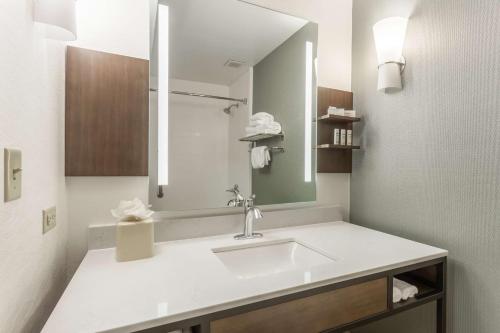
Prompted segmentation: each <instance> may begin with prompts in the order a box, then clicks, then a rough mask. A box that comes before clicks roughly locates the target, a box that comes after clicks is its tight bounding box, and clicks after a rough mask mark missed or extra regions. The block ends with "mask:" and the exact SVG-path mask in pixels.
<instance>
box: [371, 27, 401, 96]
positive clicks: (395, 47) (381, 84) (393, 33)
mask: <svg viewBox="0 0 500 333" xmlns="http://www.w3.org/2000/svg"><path fill="white" fill-rule="evenodd" d="M407 25H408V19H407V18H404V17H389V18H386V19H383V20H381V21H379V22H377V23H376V24H375V25H374V26H373V36H374V38H375V47H376V49H377V57H378V90H384V91H398V90H401V89H402V84H401V74H402V73H403V71H404V69H405V66H406V60H405V58H404V57H403V45H404V42H405V37H406V27H407Z"/></svg>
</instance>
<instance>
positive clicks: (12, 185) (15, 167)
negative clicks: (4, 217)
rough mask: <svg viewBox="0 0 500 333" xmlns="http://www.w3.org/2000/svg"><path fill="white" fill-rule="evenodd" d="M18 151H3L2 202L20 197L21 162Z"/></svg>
mask: <svg viewBox="0 0 500 333" xmlns="http://www.w3.org/2000/svg"><path fill="white" fill-rule="evenodd" d="M21 157H22V155H21V151H20V150H19V149H7V148H5V149H4V201H5V202H8V201H12V200H16V199H19V198H20V197H21V186H22V160H21Z"/></svg>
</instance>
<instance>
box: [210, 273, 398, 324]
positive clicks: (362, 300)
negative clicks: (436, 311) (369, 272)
mask: <svg viewBox="0 0 500 333" xmlns="http://www.w3.org/2000/svg"><path fill="white" fill-rule="evenodd" d="M387 293H388V291H387V279H386V278H380V279H377V280H372V281H367V282H363V283H360V284H356V285H352V286H349V287H345V288H340V289H335V290H332V291H328V292H324V293H320V294H316V295H311V296H308V297H304V298H300V299H296V300H292V301H289V302H285V303H281V304H276V305H273V306H269V307H265V308H261V309H257V310H254V311H249V312H246V313H242V314H238V315H235V316H231V317H227V318H223V319H219V320H215V321H212V322H211V323H210V332H211V333H255V332H273V333H306V332H321V331H324V330H327V329H331V328H335V327H338V326H341V325H344V324H347V323H351V322H354V321H356V320H360V319H364V318H367V317H369V316H372V315H376V314H379V313H382V312H384V311H386V310H387Z"/></svg>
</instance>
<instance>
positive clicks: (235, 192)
mask: <svg viewBox="0 0 500 333" xmlns="http://www.w3.org/2000/svg"><path fill="white" fill-rule="evenodd" d="M226 192H231V193H233V194H234V195H237V194H238V193H240V187H239V186H238V184H234V185H233V187H232V188H229V189H227V190H226Z"/></svg>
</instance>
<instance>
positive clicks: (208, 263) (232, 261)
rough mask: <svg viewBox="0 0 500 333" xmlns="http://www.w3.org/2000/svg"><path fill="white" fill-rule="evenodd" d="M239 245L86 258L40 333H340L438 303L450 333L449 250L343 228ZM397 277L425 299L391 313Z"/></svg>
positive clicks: (279, 232) (275, 235)
mask: <svg viewBox="0 0 500 333" xmlns="http://www.w3.org/2000/svg"><path fill="white" fill-rule="evenodd" d="M233 236H234V235H232V234H231V235H220V236H215V237H207V238H197V239H188V240H179V241H171V242H164V243H158V244H156V249H155V251H156V254H155V256H154V257H153V258H149V259H144V260H138V261H133V262H125V263H119V262H116V260H115V250H114V249H113V248H110V249H102V250H91V251H89V252H88V253H87V255H86V257H85V259H84V260H83V262H82V264H81V266H80V267H79V269H78V271H77V272H76V274H75V275H74V277H73V279H72V280H71V282H70V284H69V285H68V287H67V289H66V291H65V292H64V295H63V296H62V297H61V299H60V301H59V303H58V304H57V306H56V308H55V309H54V311H53V313H52V315H51V316H50V318H49V320H48V321H47V323H46V325H45V327H44V329H43V332H46V333H48V332H50V333H53V332H144V333H153V332H170V331H175V330H179V329H188V328H189V329H191V330H192V331H193V332H203V333H205V332H211V333H226V332H231V333H238V332H242V333H246V332H301V333H303V332H343V331H345V330H348V329H352V328H355V327H359V326H362V325H364V324H366V323H368V322H370V321H374V320H378V319H381V318H384V317H387V316H391V315H394V314H396V313H399V312H402V311H405V310H408V309H411V308H414V307H416V306H420V305H422V304H425V303H428V302H432V301H435V302H436V311H437V322H436V324H437V327H436V332H441V333H442V332H445V327H446V315H445V313H446V312H445V311H446V258H447V254H448V252H447V251H446V250H442V249H439V248H435V247H431V246H428V245H424V244H421V243H417V242H413V241H410V240H407V239H403V238H399V237H396V236H392V235H388V234H385V233H381V232H378V231H374V230H371V229H367V228H364V227H360V226H356V225H353V224H350V223H346V222H330V223H320V224H313V225H308V226H299V227H288V228H281V229H272V230H265V231H264V237H262V238H259V239H252V240H235V239H234V238H233ZM393 277H397V278H399V279H401V280H404V281H407V282H409V283H412V284H414V285H416V286H417V287H418V289H419V293H418V295H417V296H416V297H415V298H412V299H409V300H407V301H405V302H401V303H397V304H393V302H392V280H393Z"/></svg>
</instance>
